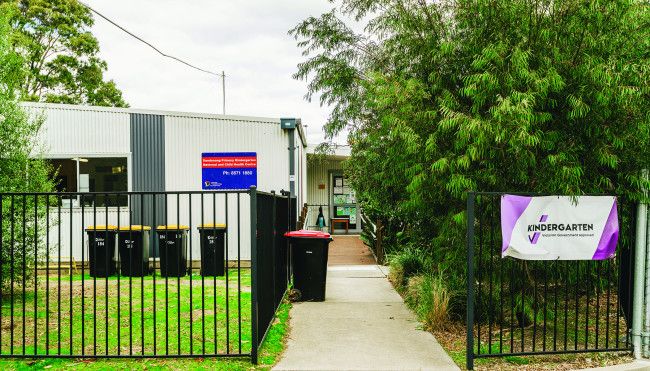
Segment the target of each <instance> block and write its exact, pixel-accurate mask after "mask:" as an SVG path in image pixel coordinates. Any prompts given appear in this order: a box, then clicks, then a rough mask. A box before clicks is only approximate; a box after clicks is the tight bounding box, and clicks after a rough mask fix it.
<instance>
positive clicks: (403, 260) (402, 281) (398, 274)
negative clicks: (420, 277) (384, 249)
mask: <svg viewBox="0 0 650 371" xmlns="http://www.w3.org/2000/svg"><path fill="white" fill-rule="evenodd" d="M427 260H428V259H427V257H426V255H425V254H424V253H423V252H422V251H420V250H418V249H415V248H413V247H407V248H406V249H404V250H403V251H400V252H398V253H395V254H393V255H391V256H390V257H389V258H388V261H389V265H390V275H389V278H390V280H391V281H392V282H393V284H395V285H396V286H397V287H398V289H402V288H404V287H405V286H406V285H407V283H408V279H409V278H411V277H413V276H415V275H416V274H419V273H422V272H424V271H425V268H426V267H427Z"/></svg>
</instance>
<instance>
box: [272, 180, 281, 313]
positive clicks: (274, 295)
mask: <svg viewBox="0 0 650 371" xmlns="http://www.w3.org/2000/svg"><path fill="white" fill-rule="evenodd" d="M271 194H272V195H273V209H272V211H271V212H272V214H271V225H272V226H273V231H272V240H271V251H272V252H273V258H272V267H273V307H274V311H275V310H277V309H278V307H277V305H278V304H280V303H279V302H278V303H276V299H277V297H278V293H277V292H276V290H277V287H278V283H277V282H276V279H277V275H276V265H277V261H276V259H277V254H276V249H277V246H275V241H276V239H277V236H276V235H277V233H278V231H277V228H276V227H277V225H276V223H277V221H276V220H275V219H276V218H275V213H276V201H277V198H276V195H275V191H271Z"/></svg>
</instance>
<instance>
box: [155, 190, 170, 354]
mask: <svg viewBox="0 0 650 371" xmlns="http://www.w3.org/2000/svg"><path fill="white" fill-rule="evenodd" d="M168 202H169V200H168V198H167V193H165V206H164V207H165V225H168V224H169V220H168V219H169V209H168V204H167V203H168ZM165 253H167V249H165ZM161 264H162V256H161V254H160V250H158V266H159V268H160V273H161V274H162V265H161ZM165 273H167V272H165ZM168 276H169V274H165V355H166V356H168V355H169V277H168Z"/></svg>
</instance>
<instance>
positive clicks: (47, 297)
mask: <svg viewBox="0 0 650 371" xmlns="http://www.w3.org/2000/svg"><path fill="white" fill-rule="evenodd" d="M45 201H46V202H45V355H48V356H49V355H50V195H48V196H47V198H46V199H45ZM0 210H2V198H1V197H0ZM0 217H1V214H0ZM0 236H2V223H1V222H0ZM0 243H2V237H0ZM0 282H2V269H0ZM0 290H2V284H0ZM0 298H2V293H1V292H0ZM0 313H1V312H0ZM0 316H1V314H0ZM0 323H2V317H0ZM1 349H2V336H0V350H1Z"/></svg>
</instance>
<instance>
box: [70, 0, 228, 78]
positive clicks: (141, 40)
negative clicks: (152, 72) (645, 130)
mask: <svg viewBox="0 0 650 371" xmlns="http://www.w3.org/2000/svg"><path fill="white" fill-rule="evenodd" d="M79 3H80V4H81V5H83V6H85V7H86V8H88V10H90V11H91V12H93V13H95V14H97V15H98V16H100V17H101V18H103V19H104V20H106V21H107V22H108V23H110V24H112V25H113V26H115V27H117V28H119V29H120V30H122V31H124V32H125V33H127V34H128V35H129V36H131V37H133V38H135V39H136V40H138V41H140V42H142V43H144V44H145V45H147V46H148V47H150V48H151V49H153V50H155V51H156V52H157V53H158V54H160V55H162V56H163V57H166V58H170V59H173V60H175V61H177V62H180V63H183V64H184V65H186V66H188V67H191V68H193V69H195V70H197V71H201V72H204V73H208V74H210V75H214V76H219V77H221V78H225V74H224V73H223V72H222V73H217V72H212V71H208V70H206V69H203V68H200V67H197V66H195V65H193V64H191V63H189V62H186V61H184V60H182V59H180V58H178V57H175V56H173V55H169V54H166V53H164V52H163V51H161V50H160V49H158V48H157V47H155V46H154V45H153V44H151V43H150V42H148V41H146V40H144V39H142V38H141V37H139V36H137V35H135V34H133V33H132V32H131V31H129V30H127V29H126V28H124V27H122V26H120V25H119V24H117V23H116V22H114V21H113V20H111V19H110V18H108V17H107V16H105V15H103V14H102V13H100V12H98V11H96V10H95V9H93V8H92V7H91V6H90V5H88V4H86V3H84V2H82V1H79Z"/></svg>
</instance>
